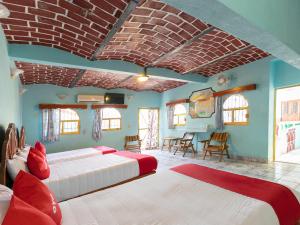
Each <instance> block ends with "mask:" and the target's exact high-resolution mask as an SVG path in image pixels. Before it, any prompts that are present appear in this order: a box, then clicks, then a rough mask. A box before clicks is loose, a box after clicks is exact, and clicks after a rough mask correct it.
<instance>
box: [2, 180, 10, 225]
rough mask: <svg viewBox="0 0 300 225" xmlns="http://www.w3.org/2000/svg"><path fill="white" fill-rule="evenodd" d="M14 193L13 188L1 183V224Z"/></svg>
mask: <svg viewBox="0 0 300 225" xmlns="http://www.w3.org/2000/svg"><path fill="white" fill-rule="evenodd" d="M12 195H13V191H12V190H11V189H9V188H8V187H5V186H3V185H0V224H2V222H3V219H4V217H5V214H6V212H7V209H8V207H9V203H10V199H11V196H12Z"/></svg>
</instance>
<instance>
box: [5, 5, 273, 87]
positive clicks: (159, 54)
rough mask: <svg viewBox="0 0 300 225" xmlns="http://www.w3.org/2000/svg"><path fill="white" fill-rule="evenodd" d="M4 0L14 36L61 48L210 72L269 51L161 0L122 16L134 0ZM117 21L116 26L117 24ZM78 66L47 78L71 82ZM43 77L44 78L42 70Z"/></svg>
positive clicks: (91, 79)
mask: <svg viewBox="0 0 300 225" xmlns="http://www.w3.org/2000/svg"><path fill="white" fill-rule="evenodd" d="M136 1H137V0H135V2H136ZM2 2H3V4H4V5H6V6H7V8H9V9H10V11H11V15H10V17H9V18H7V19H0V23H1V24H2V27H3V29H4V32H5V34H6V37H7V40H8V41H9V42H10V43H19V44H32V45H44V46H48V47H53V48H59V49H62V50H65V51H68V52H71V53H73V54H76V55H79V56H81V57H84V58H87V59H89V60H110V59H113V60H124V61H129V62H132V63H135V64H137V65H140V66H143V67H159V68H167V69H170V70H173V71H176V72H178V73H181V74H186V73H190V72H191V73H196V74H197V73H198V74H201V75H204V76H212V75H215V74H217V73H220V72H223V71H225V70H228V69H232V68H234V67H237V66H240V65H244V64H247V63H250V62H253V61H256V60H258V59H261V58H263V57H266V56H268V55H269V54H268V53H266V52H264V51H262V50H260V49H258V48H256V47H255V46H253V45H251V44H249V43H247V42H245V41H243V40H240V39H238V38H236V37H234V36H232V35H230V34H228V33H226V32H225V31H222V30H220V29H218V28H216V27H213V26H211V25H210V24H207V23H205V22H204V21H200V20H198V19H196V18H194V17H192V16H190V15H188V14H186V13H185V12H182V11H180V10H179V9H176V8H174V7H172V6H170V5H167V4H165V3H163V2H160V1H158V0H141V1H140V2H139V4H138V5H137V6H136V7H135V8H133V9H132V11H130V14H129V15H128V16H127V17H125V19H123V18H124V15H125V14H126V13H127V12H128V9H129V8H130V7H131V5H132V4H131V3H132V2H133V0H44V1H41V0H22V1H21V0H2ZM207 10H209V9H207ZM118 24H120V26H119V27H118V28H119V29H117V30H116V31H115V32H114V30H115V29H114V28H115V27H116V26H117V25H118ZM108 37H109V40H107V38H108ZM73 72H74V73H73ZM75 72H76V71H75V70H74V69H63V71H62V72H61V73H60V74H61V75H64V78H59V79H58V78H49V79H46V78H45V81H47V82H49V83H54V84H58V85H63V86H68V85H69V84H70V83H71V82H72V80H74V77H72V76H74V74H75ZM25 76H26V75H25ZM115 76H117V75H116V74H108V73H101V74H100V73H97V75H95V74H94V73H93V72H91V71H89V72H86V73H85V74H84V76H83V77H82V78H81V79H80V80H79V81H78V83H77V85H82V86H86V85H91V86H99V87H104V84H106V83H109V85H112V86H113V85H114V83H115V82H116V84H118V81H117V80H118V79H120V78H116V77H115ZM29 77H30V79H32V78H33V77H34V76H29ZM107 80H108V81H107ZM39 81H40V82H45V81H43V80H42V78H40V79H39ZM152 81H153V82H154V81H155V80H154V79H152ZM32 82H35V83H36V82H38V81H37V80H35V81H32ZM149 82H150V81H149ZM168 82H170V81H168ZM25 83H26V82H25ZM102 83H103V84H102ZM154 83H155V82H154ZM175 83H176V82H175ZM122 84H123V85H127V87H129V86H132V89H135V86H136V85H135V82H134V81H133V80H132V79H127V80H126V82H125V83H124V82H122ZM174 85H175V84H174ZM166 86H172V85H169V84H166ZM175 86H176V85H175ZM105 87H107V88H110V87H108V86H105ZM156 87H157V90H158V89H159V90H163V89H164V88H162V86H161V87H160V86H159V85H157V86H156ZM145 88H147V87H145Z"/></svg>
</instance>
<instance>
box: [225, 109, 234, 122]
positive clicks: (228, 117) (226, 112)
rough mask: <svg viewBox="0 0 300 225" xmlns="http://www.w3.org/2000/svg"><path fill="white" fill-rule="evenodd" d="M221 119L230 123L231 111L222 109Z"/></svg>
mask: <svg viewBox="0 0 300 225" xmlns="http://www.w3.org/2000/svg"><path fill="white" fill-rule="evenodd" d="M223 120H224V123H231V122H233V121H232V111H224V112H223Z"/></svg>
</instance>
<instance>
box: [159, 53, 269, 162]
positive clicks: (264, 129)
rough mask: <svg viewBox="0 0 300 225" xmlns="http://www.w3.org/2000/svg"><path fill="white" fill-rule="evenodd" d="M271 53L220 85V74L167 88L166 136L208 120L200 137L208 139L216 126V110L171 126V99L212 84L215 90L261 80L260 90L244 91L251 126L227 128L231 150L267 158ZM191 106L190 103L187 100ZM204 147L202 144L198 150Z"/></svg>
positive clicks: (164, 132) (163, 111)
mask: <svg viewBox="0 0 300 225" xmlns="http://www.w3.org/2000/svg"><path fill="white" fill-rule="evenodd" d="M271 59H272V58H271V57H269V58H265V59H263V60H260V61H257V62H253V63H250V64H247V65H244V66H241V67H238V68H235V69H232V70H229V71H226V72H224V73H223V74H227V75H231V76H232V77H233V79H232V81H231V82H230V85H229V86H227V87H220V86H218V85H217V78H218V75H216V76H214V77H213V78H210V79H209V80H208V82H207V83H206V84H189V85H185V86H183V87H179V88H176V89H173V90H170V91H167V92H164V94H163V98H162V107H161V109H162V110H161V118H162V120H161V123H162V130H161V133H162V136H181V135H182V134H183V133H184V132H185V130H189V129H190V128H197V127H201V126H203V125H205V124H207V125H208V126H209V132H207V133H199V135H198V140H201V139H205V138H207V137H208V135H209V133H210V132H211V131H212V130H214V127H215V114H214V115H213V116H212V118H208V119H206V118H205V119H191V117H190V116H188V117H187V125H186V126H185V127H177V128H176V129H168V126H167V117H166V106H165V104H166V103H167V102H169V101H171V100H176V99H179V98H188V97H189V96H190V94H191V93H192V91H195V90H200V89H204V88H207V87H212V88H213V89H214V90H215V91H220V90H221V89H227V88H231V87H236V86H241V85H247V84H252V83H255V84H257V90H255V91H248V92H244V93H243V95H244V96H245V97H246V98H247V100H248V102H249V110H250V111H249V114H250V118H249V125H248V126H226V128H225V131H227V132H229V133H230V141H229V143H230V151H231V153H232V154H233V155H235V156H242V157H249V158H251V159H252V158H253V159H257V160H262V161H265V160H267V159H268V151H267V149H268V132H269V124H268V122H269V121H268V118H269V84H270V61H271ZM186 107H188V104H186ZM199 149H201V146H200V144H198V150H199Z"/></svg>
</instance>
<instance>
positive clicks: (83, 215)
mask: <svg viewBox="0 0 300 225" xmlns="http://www.w3.org/2000/svg"><path fill="white" fill-rule="evenodd" d="M38 186H39V185H38ZM1 194H2V193H0V195H1ZM299 197H300V196H299V193H297V192H296V191H294V190H292V189H289V188H287V187H285V186H282V185H280V184H276V183H273V182H269V181H265V180H261V179H256V178H250V177H247V176H241V175H237V174H233V173H229V172H224V171H220V170H216V169H212V168H208V167H204V166H200V165H196V164H185V165H181V166H177V167H175V168H172V169H170V170H168V171H163V172H160V173H156V174H154V175H152V176H148V177H145V178H144V179H139V180H135V181H133V182H130V183H126V184H123V185H119V186H116V187H113V188H110V189H106V190H102V191H99V192H95V193H91V194H89V195H85V196H81V197H78V198H74V199H71V200H67V201H64V202H61V203H59V207H60V211H61V215H62V223H61V225H129V224H130V225H143V224H145V225H296V223H297V221H299V218H300V204H299ZM48 204H49V205H50V206H52V201H50V202H49V203H48ZM20 215H21V214H20Z"/></svg>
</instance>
